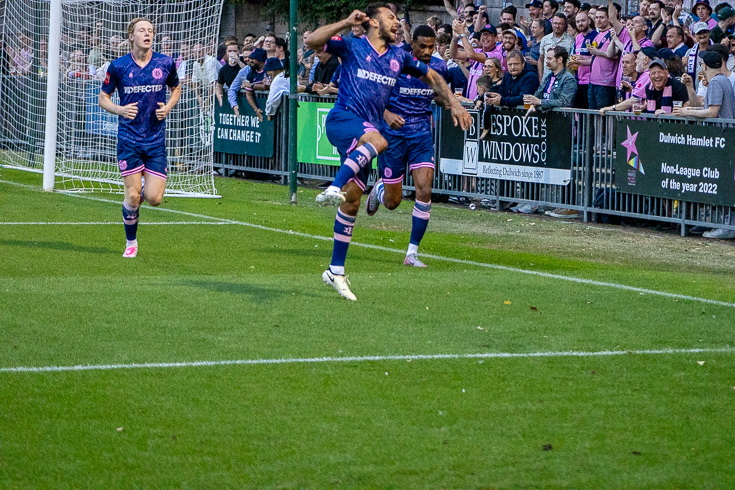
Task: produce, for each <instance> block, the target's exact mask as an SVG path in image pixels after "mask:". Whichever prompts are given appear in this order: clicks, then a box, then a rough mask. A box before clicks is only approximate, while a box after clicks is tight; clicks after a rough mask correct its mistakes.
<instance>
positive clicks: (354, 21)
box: [346, 10, 370, 26]
mask: <svg viewBox="0 0 735 490" xmlns="http://www.w3.org/2000/svg"><path fill="white" fill-rule="evenodd" d="M346 20H347V21H348V22H349V23H350V25H353V26H359V25H360V24H362V23H363V22H367V21H368V20H370V17H368V16H367V14H366V13H365V12H363V11H362V10H353V11H352V13H351V14H350V15H349V17H347V19H346Z"/></svg>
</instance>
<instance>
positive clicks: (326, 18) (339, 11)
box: [236, 0, 442, 28]
mask: <svg viewBox="0 0 735 490" xmlns="http://www.w3.org/2000/svg"><path fill="white" fill-rule="evenodd" d="M236 1H240V2H244V3H260V2H261V1H262V0H236ZM296 1H297V2H298V13H299V24H301V25H302V26H306V27H308V28H314V27H317V26H319V25H323V24H325V23H330V22H336V21H338V20H340V19H344V18H345V17H347V16H348V15H349V14H350V12H352V11H353V10H355V9H363V8H365V7H366V6H368V5H369V4H371V3H375V2H376V0H326V1H319V0H296ZM377 1H379V0H377ZM394 3H397V4H398V7H399V9H401V10H402V9H403V8H411V6H412V5H432V4H437V3H438V4H439V5H442V2H441V0H404V1H402V2H394ZM289 9H290V0H269V1H268V2H267V4H266V5H264V6H263V15H264V16H265V17H266V18H267V19H273V18H275V19H277V20H280V21H282V22H285V23H287V22H288V18H289Z"/></svg>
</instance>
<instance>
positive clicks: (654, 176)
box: [615, 120, 735, 206]
mask: <svg viewBox="0 0 735 490" xmlns="http://www.w3.org/2000/svg"><path fill="white" fill-rule="evenodd" d="M615 141H616V142H617V144H616V146H617V148H616V150H617V153H616V155H615V186H616V187H617V188H618V190H619V191H621V192H628V193H631V194H642V195H646V196H655V197H664V198H671V199H678V200H682V201H691V202H701V203H709V204H722V205H725V206H732V205H735V172H734V170H733V168H734V167H733V160H735V151H734V150H735V135H733V132H732V129H731V128H727V129H725V128H718V127H714V126H694V125H683V124H676V123H673V122H666V121H659V122H654V121H650V120H649V121H638V120H620V121H619V122H618V125H617V130H616V140H615Z"/></svg>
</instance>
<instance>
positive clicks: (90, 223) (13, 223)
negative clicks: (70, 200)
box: [0, 221, 233, 226]
mask: <svg viewBox="0 0 735 490" xmlns="http://www.w3.org/2000/svg"><path fill="white" fill-rule="evenodd" d="M120 224H121V221H67V222H64V221H0V226H3V225H7V226H23V225H41V226H53V225H66V226H93V225H115V226H120ZM231 224H233V223H227V222H224V221H146V222H143V223H140V225H141V226H151V225H218V226H221V225H231Z"/></svg>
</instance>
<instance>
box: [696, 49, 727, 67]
mask: <svg viewBox="0 0 735 490" xmlns="http://www.w3.org/2000/svg"><path fill="white" fill-rule="evenodd" d="M699 57H700V58H702V61H704V64H705V65H707V66H708V67H710V68H722V56H720V55H719V53H715V52H714V51H700V52H699Z"/></svg>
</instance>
